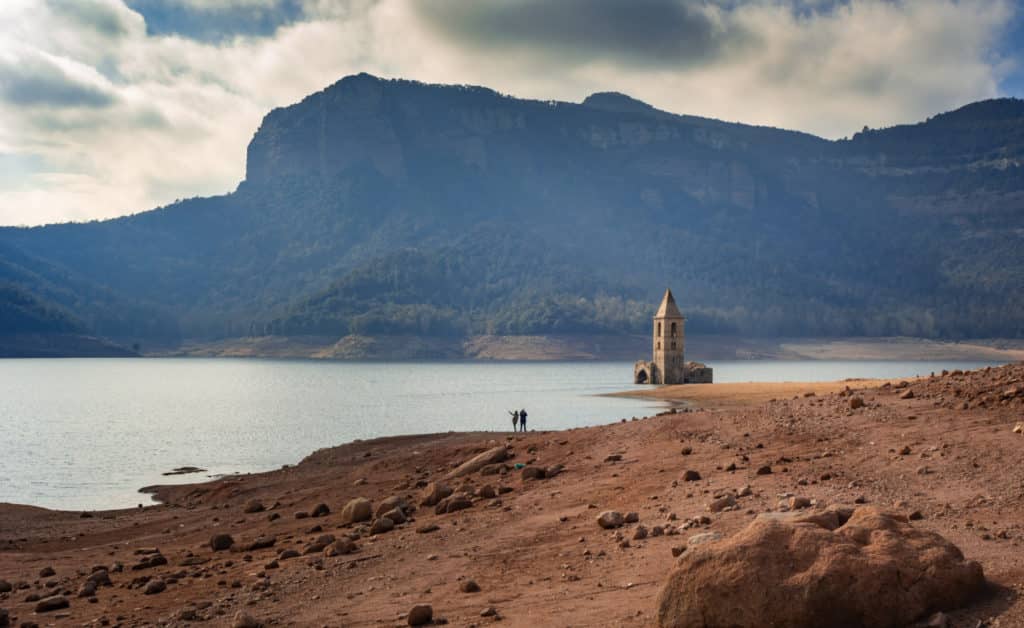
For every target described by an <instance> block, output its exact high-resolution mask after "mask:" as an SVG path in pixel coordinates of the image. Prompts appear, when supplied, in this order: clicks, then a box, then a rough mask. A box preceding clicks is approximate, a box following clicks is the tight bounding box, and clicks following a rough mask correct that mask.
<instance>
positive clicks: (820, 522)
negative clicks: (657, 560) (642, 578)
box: [657, 506, 985, 628]
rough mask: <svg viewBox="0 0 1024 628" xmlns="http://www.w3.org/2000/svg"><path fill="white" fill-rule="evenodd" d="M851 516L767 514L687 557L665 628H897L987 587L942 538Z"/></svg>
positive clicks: (662, 611)
mask: <svg viewBox="0 0 1024 628" xmlns="http://www.w3.org/2000/svg"><path fill="white" fill-rule="evenodd" d="M845 516H846V511H838V510H837V511H829V512H826V513H811V514H799V515H798V514H796V513H789V514H778V513H773V514H765V515H761V516H759V517H758V518H757V519H755V520H754V521H753V522H752V523H751V524H750V525H749V526H748V527H747V528H746V529H744V530H742V531H740V532H738V533H737V534H735V535H733V536H732V537H730V538H729V539H728V540H725V541H722V542H719V543H714V544H706V545H702V546H699V547H693V548H691V549H689V550H688V551H687V552H686V553H685V554H684V555H683V558H682V559H681V560H680V562H679V563H678V565H677V566H676V567H675V569H674V570H673V571H672V572H671V574H670V575H669V577H668V579H667V581H666V582H665V585H664V587H663V588H662V590H661V593H660V595H659V597H658V616H657V625H658V626H660V627H663V628H667V627H670V626H671V627H682V626H695V625H696V626H735V627H738V628H746V627H754V626H801V627H808V626H840V625H846V624H848V623H849V621H850V618H851V617H856V618H857V624H858V625H863V626H873V627H879V628H882V627H885V628H889V627H895V626H905V625H908V624H910V623H912V622H914V621H916V620H918V619H920V618H921V617H922V616H923V615H924V614H925V613H926V612H929V611H933V610H936V609H938V610H950V609H953V608H958V607H960V606H962V605H964V604H966V603H967V602H969V601H970V600H971V599H972V598H973V597H974V596H975V595H977V594H978V593H980V592H981V591H982V590H983V589H984V584H985V579H984V574H983V573H982V569H981V566H980V565H979V564H978V563H976V562H971V561H965V560H964V558H963V555H962V554H961V553H960V550H958V549H957V548H956V547H955V546H954V545H952V544H951V543H949V542H948V541H947V540H945V539H944V538H942V537H941V536H939V535H937V534H935V533H934V532H929V531H926V530H921V529H918V528H914V527H912V526H909V525H907V524H906V523H904V522H902V521H901V520H900V518H898V517H894V516H892V515H888V514H884V513H882V512H880V511H878V510H876V509H874V508H871V507H869V506H866V507H861V508H858V509H857V510H856V511H854V512H853V513H852V515H851V516H850V518H849V519H848V520H846V519H845ZM807 524H813V525H807ZM908 573H909V574H915V576H914V579H913V581H912V582H911V583H909V584H908V582H907V580H906V575H907V574H908ZM736 591H744V592H745V594H744V596H743V600H744V603H743V604H736V603H735V593H736Z"/></svg>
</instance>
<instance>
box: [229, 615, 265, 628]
mask: <svg viewBox="0 0 1024 628" xmlns="http://www.w3.org/2000/svg"><path fill="white" fill-rule="evenodd" d="M261 626H263V624H261V623H260V622H258V621H257V620H256V618H255V617H253V616H252V615H250V614H249V613H246V612H245V611H238V612H237V613H235V619H234V621H233V622H232V623H231V628H261Z"/></svg>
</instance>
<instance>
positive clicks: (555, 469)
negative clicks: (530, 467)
mask: <svg viewBox="0 0 1024 628" xmlns="http://www.w3.org/2000/svg"><path fill="white" fill-rule="evenodd" d="M564 470H565V467H564V466H562V465H560V464H553V465H551V466H550V467H548V468H546V469H544V478H545V479H548V480H550V479H551V478H553V477H555V476H556V475H559V474H560V473H561V472H562V471H564Z"/></svg>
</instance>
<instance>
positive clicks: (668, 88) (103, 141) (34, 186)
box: [0, 0, 1013, 224]
mask: <svg viewBox="0 0 1024 628" xmlns="http://www.w3.org/2000/svg"><path fill="white" fill-rule="evenodd" d="M179 1H180V2H185V3H191V4H194V5H196V6H199V5H202V6H203V7H205V8H214V9H216V8H224V7H227V8H234V9H237V8H239V7H242V8H245V6H250V5H251V6H254V7H255V6H257V5H259V6H267V5H273V4H274V1H275V0H179ZM658 1H661V0H658ZM534 4H536V3H534ZM650 4H651V6H654V5H656V4H657V2H655V1H654V0H651V3H650ZM801 4H802V6H803V7H804V10H802V11H800V12H797V13H794V11H793V10H791V7H790V6H788V5H787V3H785V2H783V1H781V0H763V1H757V2H751V3H746V4H743V5H741V6H739V7H738V8H735V9H734V10H728V9H723V8H718V7H715V6H711V5H705V6H704V7H703V8H702V9H701V11H702V13H701V16H703V17H706V18H707V19H706V20H705V21H706V22H707V24H709V25H710V27H711V28H713V33H712V36H709V37H710V38H709V39H707V42H708V46H713V48H709V50H708V51H696V52H695V51H694V50H693V49H692V47H686V46H684V47H673V46H671V45H668V44H665V45H658V46H653V45H651V46H647V47H646V48H643V49H639V48H638V52H637V53H636V54H628V55H615V54H603V55H590V54H566V50H567V47H571V46H580V45H582V44H580V43H579V41H578V40H577V41H568V40H567V41H556V42H552V45H550V46H548V45H546V43H545V42H548V41H550V40H551V39H552V37H557V32H559V31H557V30H551V29H547V30H546V31H544V32H543V33H542V34H543V37H540V38H532V39H531V38H530V36H529V33H520V34H519V35H518V38H519V39H517V38H505V39H504V40H503V41H500V42H497V41H492V40H488V39H487V38H483V39H481V38H477V39H476V40H471V39H472V38H470V39H467V37H466V36H464V35H463V34H461V33H459V32H458V31H457V29H456V30H453V29H452V28H451V27H448V28H442V27H440V26H439V23H438V22H437V19H432V18H431V16H429V15H427V14H426V13H425V9H424V7H425V6H427V5H422V4H414V3H412V2H411V1H409V0H379V1H376V0H354V1H352V2H336V1H333V0H306V2H305V15H306V17H305V18H304V19H302V20H300V21H298V22H295V23H291V24H287V25H283V26H281V27H279V28H278V29H277V30H276V31H275V32H274V34H273V35H272V36H268V37H245V36H235V37H233V38H231V39H229V40H226V41H221V42H218V43H209V42H202V41H196V40H193V39H188V38H185V37H181V36H159V37H157V36H152V35H147V31H146V25H145V23H144V21H143V19H142V17H141V16H140V15H139V14H138V13H135V12H133V11H131V10H130V9H128V8H127V7H126V6H125V5H124V4H123V3H122V2H120V1H119V0H50V2H48V3H46V4H42V3H40V2H30V1H26V0H5V2H4V3H3V4H2V5H0V24H3V25H4V26H3V27H0V28H2V30H0V153H3V154H4V155H2V156H3V157H4V161H3V162H2V163H12V160H13V161H14V162H16V161H17V160H18V159H22V160H24V162H25V164H26V167H25V169H24V175H23V176H21V177H20V178H19V179H18V180H16V181H12V180H10V179H11V178H10V177H6V178H0V224H38V223H44V222H53V221H60V220H69V219H73V220H83V219H89V218H98V217H109V216H115V215H121V214H125V213H132V212H136V211H141V210H145V209H148V208H151V207H154V206H157V205H160V204H164V203H167V202H170V201H173V200H174V199H175V198H181V197H188V196H193V195H206V194H213V193H223V192H227V191H230V190H231V189H233V188H234V186H235V185H236V184H237V183H238V181H239V180H240V179H241V178H242V176H243V173H244V167H245V164H244V157H245V147H246V145H247V143H248V141H249V139H250V138H251V137H252V134H253V132H254V131H255V129H256V128H257V126H258V125H259V122H260V119H261V118H262V116H263V115H264V114H265V113H266V112H267V111H268V110H269V109H271V108H272V107H275V106H282V105H287V104H290V103H292V102H295V101H297V100H299V99H301V98H302V97H303V96H305V95H306V94H308V93H311V92H313V91H316V90H319V89H322V88H323V87H325V86H327V85H329V84H330V83H333V82H334V81H336V80H337V79H339V78H340V77H342V76H344V75H346V74H351V73H355V72H360V71H368V72H371V73H376V74H380V75H383V76H391V77H406V78H414V79H418V80H424V81H430V82H446V83H473V84H482V85H487V86H489V87H493V88H495V89H498V90H500V91H503V92H507V93H512V94H515V95H519V96H525V97H532V98H541V99H549V98H557V99H564V100H577V101H578V100H580V99H582V98H583V97H585V96H586V95H587V94H589V93H592V92H594V91H603V90H617V91H622V92H625V93H628V94H630V95H632V96H635V97H637V98H640V99H641V100H645V101H647V102H650V103H652V104H654V105H655V106H658V107H660V108H663V109H667V110H670V111H675V112H680V113H691V114H697V115H705V116H710V117H718V118H724V119H731V120H739V121H744V122H751V123H757V124H771V125H775V126H783V127H788V128H797V129H802V130H807V131H811V132H815V133H819V134H823V135H827V136H830V137H836V136H842V135H846V134H849V133H851V132H853V131H855V130H858V129H859V128H860V127H861V126H863V125H865V124H866V125H870V126H873V127H878V126H884V125H891V124H895V123H899V122H907V121H914V120H917V119H920V118H923V117H924V116H927V115H930V114H933V113H936V112H938V111H942V110H946V109H950V108H952V107H955V106H958V105H961V104H964V103H966V102H969V101H971V100H976V99H980V98H985V97H991V96H994V95H997V91H998V80H999V77H1000V73H1001V72H1003V71H1005V70H1006V68H1007V67H1008V64H1009V63H1012V60H1009V59H1004V58H1000V57H998V56H997V55H995V54H994V52H993V49H992V48H993V42H995V41H996V40H997V39H998V35H999V32H1000V29H1001V28H1002V26H1003V24H1005V23H1006V21H1007V20H1008V19H1009V17H1010V15H1011V12H1012V10H1013V5H1012V4H1011V3H1010V2H1009V0H900V1H896V2H892V1H883V0H852V1H851V2H849V3H846V4H839V5H837V6H832V5H827V6H817V3H808V2H802V3H801ZM441 6H442V8H444V7H446V6H447V7H457V6H458V5H457V4H456V3H451V4H448V5H441ZM595 6H596V5H595ZM436 7H437V5H434V7H433V9H434V10H435V11H436V10H437V9H436ZM428 8H430V7H428ZM450 10H454V9H450ZM442 13H443V11H442ZM436 17H437V16H436V15H435V16H434V18H436ZM441 17H442V19H443V18H444V15H442V16H441ZM691 17H692V16H691ZM474 19H477V20H479V19H484V20H486V19H487V16H483V17H482V18H481V17H479V16H477V18H474ZM474 23H478V22H474ZM690 26H692V25H690ZM518 27H519V28H526V26H523V25H522V24H520V25H519V26H518ZM688 27H689V26H688ZM609 28H610V29H612V28H613V27H609ZM672 32H673V31H672V30H671V29H670V28H669V29H666V31H665V33H662V36H664V37H666V38H667V39H666V41H668V42H669V44H670V43H671V42H670V41H669V40H670V38H671V36H672ZM687 32H689V31H687ZM552 33H554V34H552ZM666 33H667V34H666ZM576 35H577V38H578V37H580V36H581V35H580V33H576ZM641 35H642V33H641ZM583 36H585V33H584V34H583ZM604 36H606V37H613V36H614V37H616V38H617V40H616V42H617V43H616V45H617V46H619V47H620V48H621V47H624V46H626V47H628V46H629V41H630V40H629V37H631V36H635V33H630V32H623V33H614V32H612V31H611V30H609V31H608V32H606V33H605V34H604ZM520 40H521V41H522V42H524V43H523V44H522V45H520V44H519V41H520ZM526 42H528V43H529V45H526ZM499 44H500V45H499ZM645 54H653V55H659V59H658V62H656V63H655V62H651V63H645V62H644V56H643V55H645ZM673 54H685V55H698V58H697V61H695V62H687V63H684V62H682V61H680V62H679V63H675V62H673V61H672V58H671V55H673ZM665 55H669V56H667V57H666V56H665ZM33 64H35V65H33ZM29 69H31V70H32V71H28V70H29ZM29 79H31V80H35V81H36V82H37V83H39V84H36V85H33V84H32V83H31V81H30V82H29V83H25V82H24V81H26V80H29ZM44 79H47V80H48V81H49V82H47V80H44ZM18 80H22V81H23V82H22V83H20V84H19V83H18ZM5 81H6V82H5ZM11 85H14V86H15V87H16V88H20V89H21V92H17V90H15V92H14V94H15V96H18V95H19V94H20V97H11V95H10V94H11V92H10V89H11V88H10V86H11ZM5 86H7V87H5ZM4 89H8V93H7V95H6V96H4V95H3V90H4ZM47 90H49V91H47ZM44 96H47V98H44ZM76 97H77V98H78V100H76ZM29 164H30V165H31V167H29ZM40 164H41V165H40ZM18 172H19V173H20V172H22V170H20V169H19V170H18Z"/></svg>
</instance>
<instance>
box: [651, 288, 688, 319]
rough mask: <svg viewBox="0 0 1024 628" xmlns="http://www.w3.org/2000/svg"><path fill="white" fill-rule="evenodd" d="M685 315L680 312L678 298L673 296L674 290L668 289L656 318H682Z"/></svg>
mask: <svg viewBox="0 0 1024 628" xmlns="http://www.w3.org/2000/svg"><path fill="white" fill-rule="evenodd" d="M682 317H683V313H682V312H680V311H679V307H678V306H677V305H676V298H675V297H674V296H672V290H670V289H666V290H665V296H664V297H662V299H661V305H660V306H658V313H657V314H655V315H654V318H682Z"/></svg>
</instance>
